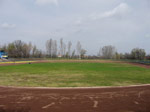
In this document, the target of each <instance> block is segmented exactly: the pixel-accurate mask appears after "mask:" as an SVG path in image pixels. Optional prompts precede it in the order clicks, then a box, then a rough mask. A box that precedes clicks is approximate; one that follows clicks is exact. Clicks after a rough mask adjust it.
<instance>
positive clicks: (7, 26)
mask: <svg viewBox="0 0 150 112" xmlns="http://www.w3.org/2000/svg"><path fill="white" fill-rule="evenodd" d="M15 27H16V25H15V24H9V23H3V24H1V28H3V29H13V28H15Z"/></svg>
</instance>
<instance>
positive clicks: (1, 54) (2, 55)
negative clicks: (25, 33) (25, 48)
mask: <svg viewBox="0 0 150 112" xmlns="http://www.w3.org/2000/svg"><path fill="white" fill-rule="evenodd" d="M0 59H8V54H7V53H6V52H5V51H3V50H1V51H0Z"/></svg>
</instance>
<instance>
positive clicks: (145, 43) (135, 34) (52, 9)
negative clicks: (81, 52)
mask: <svg viewBox="0 0 150 112" xmlns="http://www.w3.org/2000/svg"><path fill="white" fill-rule="evenodd" d="M50 38H52V39H56V40H59V39H60V38H63V39H64V41H66V42H67V41H72V43H73V44H74V45H75V44H76V42H77V41H80V42H81V43H82V45H83V47H84V48H85V49H87V50H88V54H90V53H92V54H96V53H97V52H98V49H99V48H100V47H102V46H104V45H114V46H116V48H117V50H118V51H119V52H129V51H130V50H131V49H132V48H135V47H139V48H144V49H145V50H146V51H147V52H148V53H150V0H0V44H5V43H8V42H12V41H14V40H23V41H26V42H30V41H31V42H32V43H34V44H36V45H37V46H38V48H41V49H44V48H45V42H46V40H48V39H50Z"/></svg>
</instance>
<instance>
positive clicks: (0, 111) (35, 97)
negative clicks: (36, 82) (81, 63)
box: [0, 85, 150, 112]
mask: <svg viewBox="0 0 150 112" xmlns="http://www.w3.org/2000/svg"><path fill="white" fill-rule="evenodd" d="M0 112H150V85H143V86H132V87H113V88H110V87H108V88H70V89H69V88H68V89H67V88H60V89H59V88H11V87H10V88H9V87H0Z"/></svg>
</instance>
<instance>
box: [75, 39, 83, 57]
mask: <svg viewBox="0 0 150 112" xmlns="http://www.w3.org/2000/svg"><path fill="white" fill-rule="evenodd" d="M76 48H77V54H78V56H79V58H81V50H82V46H81V43H80V42H79V41H78V42H77V46H76Z"/></svg>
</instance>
